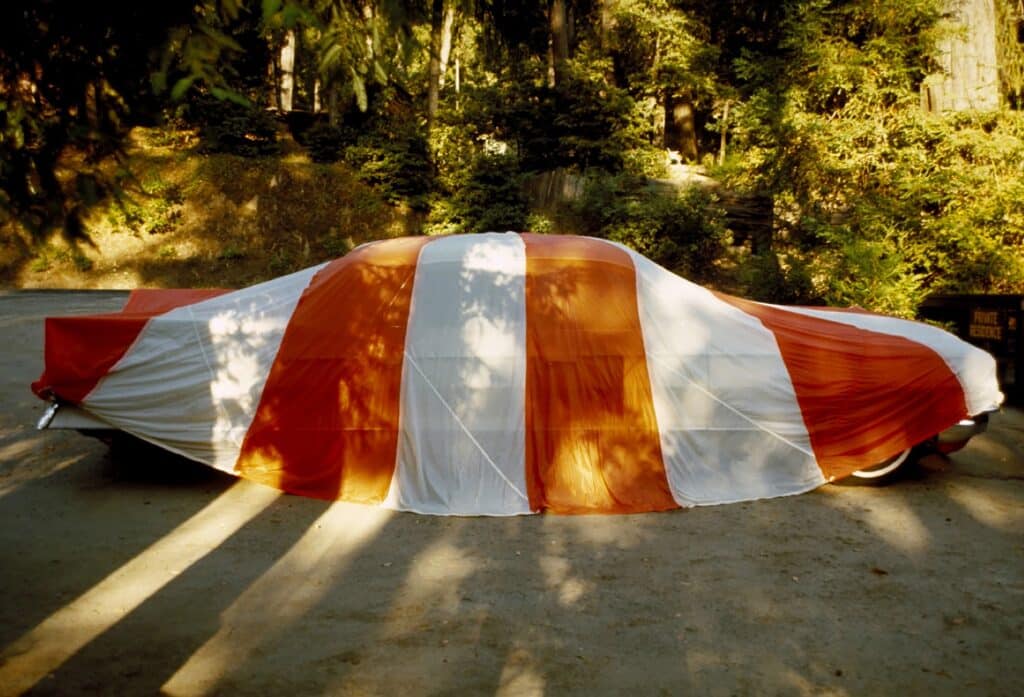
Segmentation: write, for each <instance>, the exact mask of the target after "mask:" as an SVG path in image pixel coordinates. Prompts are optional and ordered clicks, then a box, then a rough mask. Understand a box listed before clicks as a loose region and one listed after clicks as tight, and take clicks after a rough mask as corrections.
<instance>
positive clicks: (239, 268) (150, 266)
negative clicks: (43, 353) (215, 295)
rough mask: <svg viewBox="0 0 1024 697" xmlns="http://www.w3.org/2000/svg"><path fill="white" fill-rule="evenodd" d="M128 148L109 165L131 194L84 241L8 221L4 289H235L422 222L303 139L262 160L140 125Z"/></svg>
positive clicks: (93, 217) (107, 205)
mask: <svg viewBox="0 0 1024 697" xmlns="http://www.w3.org/2000/svg"><path fill="white" fill-rule="evenodd" d="M128 155H129V156H128V160H127V163H126V167H125V168H124V169H123V170H122V171H120V172H116V171H113V169H112V168H113V163H111V164H110V165H109V167H110V168H111V171H110V172H108V173H107V174H108V175H110V176H112V177H116V178H118V179H119V180H120V182H121V186H122V188H123V194H122V196H121V197H120V199H117V198H111V199H109V200H106V201H104V202H102V203H101V204H98V205H97V206H95V207H94V208H93V209H92V210H91V211H90V212H89V215H88V217H87V219H86V229H85V233H86V237H85V238H84V239H82V240H78V241H75V242H70V243H69V242H68V241H67V240H65V239H63V238H62V237H61V235H60V234H54V235H53V236H52V237H51V238H49V239H48V240H44V241H42V242H34V241H33V240H31V239H30V238H29V237H28V235H27V234H26V233H25V232H24V231H21V230H19V229H18V228H16V227H15V226H14V225H8V226H6V227H4V228H0V287H7V288H137V287H164V288H194V287H229V288H238V287H243V286H246V285H250V284H252V283H256V282H259V281H262V280H267V279H270V278H273V277H275V276H280V275H282V274H285V273H289V272H291V271H296V270H299V269H301V268H305V267H307V266H311V265H313V264H316V263H319V262H321V261H324V260H327V259H332V258H335V257H339V256H342V255H343V254H345V253H346V252H347V251H348V250H349V249H351V248H352V247H353V246H355V245H358V244H361V243H362V242H366V241H368V240H375V239H381V238H385V237H395V236H399V235H404V234H412V233H414V232H417V231H418V229H419V227H418V226H419V224H420V221H419V218H418V216H417V215H416V214H415V213H414V212H412V211H409V210H407V209H406V208H404V207H402V206H395V205H392V204H389V203H388V202H386V201H385V200H384V199H383V198H382V197H381V194H380V193H379V192H377V191H375V190H374V189H373V188H371V187H369V186H367V185H365V184H363V183H362V182H360V181H359V179H358V178H357V177H356V176H355V174H354V173H353V172H352V171H351V170H350V169H348V168H347V167H346V166H345V165H343V164H336V165H320V164H314V163H312V162H310V160H309V159H308V157H307V156H306V155H305V154H303V153H302V152H301V151H299V149H297V148H293V149H292V152H286V154H284V155H282V156H280V157H273V158H264V159H252V158H243V157H237V156H232V155H220V154H202V153H200V152H199V151H198V149H197V146H196V142H195V139H194V136H191V135H190V134H189V133H187V132H186V133H181V132H168V131H163V130H156V129H153V130H147V129H141V128H139V129H136V130H135V131H133V133H132V138H131V147H130V149H129V152H128ZM74 167H75V162H74V161H73V158H71V159H69V161H67V162H66V163H65V168H66V169H67V170H68V171H71V170H73V169H74Z"/></svg>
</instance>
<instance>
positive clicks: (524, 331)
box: [33, 233, 1002, 515]
mask: <svg viewBox="0 0 1024 697" xmlns="http://www.w3.org/2000/svg"><path fill="white" fill-rule="evenodd" d="M45 354H46V356H45V370H44V373H43V375H42V377H41V378H40V379H39V380H38V381H37V382H36V383H34V384H33V389H34V391H35V392H36V394H38V395H39V396H40V397H42V398H44V399H47V400H53V401H55V402H56V403H58V404H65V405H68V406H69V407H71V408H72V411H73V412H74V413H76V414H78V415H79V416H80V417H84V418H86V420H87V421H88V422H89V423H90V424H91V425H92V427H101V428H102V427H106V428H111V429H116V430H119V431H124V432H127V433H129V434H133V435H135V436H137V437H139V438H142V439H144V440H146V441H150V442H151V443H154V444H156V445H159V446H161V447H163V448H166V449H168V450H171V451H174V452H176V453H180V454H181V455H184V456H185V457H188V458H191V459H193V460H198V461H200V462H203V463H206V464H208V465H210V466H212V467H215V468H218V469H221V470H224V471H226V472H230V473H233V474H235V475H238V476H241V477H245V478H247V479H251V480H254V481H257V482H261V483H263V484H266V485H269V486H272V487H276V488H278V489H280V490H283V491H286V492H292V493H295V494H301V495H305V496H312V497H318V498H323V499H340V500H346V501H355V502H361V503H365V504H375V505H380V506H385V507H388V508H392V509H398V510H408V511H417V512H421V513H431V514H457V515H517V514H527V513H536V512H539V511H543V510H549V511H554V512H559V513H589V512H639V511H656V510H665V509H671V508H677V507H680V506H683V507H686V506H697V505H708V504H721V503H728V502H735V501H744V500H751V499H759V498H766V497H775V496H784V495H790V494H798V493H801V492H805V491H808V490H811V489H814V488H815V487H818V486H820V485H822V484H824V483H826V482H828V481H832V480H835V479H840V478H843V477H846V476H849V475H850V474H851V473H853V472H855V471H859V470H865V469H867V468H871V467H875V466H877V465H878V464H879V463H886V462H887V461H891V460H892V459H893V458H896V457H898V456H899V455H900V454H901V453H904V452H905V451H906V450H907V449H908V448H910V447H912V446H914V445H916V444H918V443H921V442H924V441H927V440H928V439H930V438H933V437H935V436H936V434H939V433H941V432H943V431H944V430H946V429H948V428H950V427H953V426H955V425H957V424H958V423H960V422H962V421H963V420H964V419H967V418H969V417H971V416H973V415H978V414H983V413H985V412H987V411H990V410H992V409H995V408H996V407H998V405H999V404H1000V403H1001V401H1002V395H1001V393H1000V391H999V387H998V384H997V381H996V377H995V375H996V373H995V362H994V361H993V359H992V357H991V356H990V355H988V354H987V353H985V352H984V351H981V350H979V349H977V348H975V347H973V346H971V345H969V344H967V343H965V342H963V341H961V340H959V339H957V338H956V337H955V336H953V335H951V334H949V333H947V332H945V331H942V330H941V329H938V328H936V327H933V326H929V325H926V324H921V323H917V322H911V321H906V320H901V319H895V318H891V317H885V316H880V315H876V314H871V313H867V312H864V311H856V310H838V309H828V308H796V307H781V306H775V305H767V304H762V303H757V302H752V301H749V300H744V299H740V298H737V297H731V296H728V295H724V294H721V293H717V292H714V291H712V290H709V289H706V288H704V287H701V286H699V285H696V284H694V283H691V282H689V281H687V280H685V279H683V278H681V277H679V276H677V275H675V274H673V273H671V272H669V271H667V270H666V269H664V268H661V267H659V266H658V265H657V264H655V263H653V262H652V261H650V260H649V259H646V258H645V257H643V256H642V255H640V254H638V253H636V252H634V251H632V250H630V249H628V248H626V247H623V246H620V245H618V244H615V243H612V242H609V241H606V240H600V239H592V238H581V237H572V236H559V235H535V234H517V233H486V234H477V235H453V236H448V237H410V238H400V239H392V240H384V241H380V242H375V243H371V244H367V245H363V246H362V247H359V248H357V249H355V250H353V251H352V252H351V253H349V254H348V255H346V256H345V257H343V258H341V259H338V260H335V261H332V262H329V263H325V264H322V265H319V266H316V267H313V268H310V269H306V270H304V271H300V272H298V273H294V274H291V275H289V276H284V277H282V278H278V279H276V280H272V281H269V282H266V283H262V284H259V285H255V286H252V287H250V288H246V289H243V290H238V291H233V292H224V291H146V292H142V293H136V294H133V295H132V297H131V298H130V299H129V301H128V303H127V305H126V306H125V308H124V310H123V311H122V312H120V313H116V314H110V315H99V316H87V317H59V318H50V319H48V320H47V322H46V347H45Z"/></svg>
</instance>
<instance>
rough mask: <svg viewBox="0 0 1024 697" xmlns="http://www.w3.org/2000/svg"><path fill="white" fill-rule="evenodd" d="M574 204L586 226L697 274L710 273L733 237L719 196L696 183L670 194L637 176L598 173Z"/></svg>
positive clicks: (664, 263) (670, 265)
mask: <svg viewBox="0 0 1024 697" xmlns="http://www.w3.org/2000/svg"><path fill="white" fill-rule="evenodd" d="M574 209H575V212H576V215H577V218H578V219H579V221H580V222H581V223H582V225H583V231H584V232H586V233H588V234H592V235H598V236H601V237H605V238H607V239H610V240H614V241H616V242H621V243H622V244H625V245H626V246H628V247H631V248H632V249H635V250H636V251H638V252H640V253H641V254H643V255H644V256H646V257H648V258H650V259H651V260H653V261H655V262H657V263H658V264H661V265H662V266H665V267H667V268H669V269H672V270H675V271H680V272H682V273H685V274H686V275H688V276H692V277H694V278H698V279H701V278H706V277H708V276H710V274H711V270H712V266H713V264H714V262H715V261H716V260H717V259H718V258H719V256H721V254H722V253H723V251H724V249H725V245H726V244H727V242H728V240H729V233H728V231H727V230H726V228H725V223H724V218H725V211H724V209H723V208H722V207H721V206H720V205H719V203H718V200H717V198H716V197H715V196H714V194H712V193H710V192H707V191H704V190H702V189H699V188H695V187H694V188H688V189H684V190H682V191H680V192H678V194H672V193H666V192H663V191H660V190H658V189H655V188H651V187H649V186H646V185H645V184H644V183H643V180H642V179H640V178H638V177H632V176H626V175H621V176H618V177H611V176H607V175H602V174H597V175H593V176H591V177H590V178H589V180H588V183H587V186H586V189H585V191H584V195H583V198H582V199H581V200H580V201H579V202H578V203H577V204H576V205H575V206H574Z"/></svg>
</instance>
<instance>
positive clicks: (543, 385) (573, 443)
mask: <svg viewBox="0 0 1024 697" xmlns="http://www.w3.org/2000/svg"><path fill="white" fill-rule="evenodd" d="M522 237H523V241H524V242H525V244H526V318H527V330H526V350H527V354H526V355H527V359H526V360H527V363H526V439H527V442H526V476H527V488H528V492H529V498H530V508H531V509H533V510H538V509H541V508H548V509H550V510H552V511H554V512H558V513H588V512H616V513H629V512H637V511H654V510H665V509H669V508H678V507H679V504H677V503H676V502H675V500H674V499H673V498H672V494H671V492H670V490H669V486H668V480H667V478H666V476H665V466H664V463H663V461H662V456H661V440H660V437H659V433H658V425H657V422H656V420H655V415H654V405H653V399H652V396H651V382H650V378H649V376H648V373H647V359H646V356H645V354H644V346H643V336H642V333H641V329H640V317H639V312H638V308H637V294H636V275H635V272H634V268H633V264H632V261H631V260H630V258H629V255H628V254H627V253H626V252H624V251H622V250H620V249H618V248H617V247H614V246H613V245H610V244H606V243H604V242H600V241H596V240H587V239H581V238H572V237H560V236H557V235H551V236H545V235H530V234H524V235H523V236H522Z"/></svg>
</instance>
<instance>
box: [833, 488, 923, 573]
mask: <svg viewBox="0 0 1024 697" xmlns="http://www.w3.org/2000/svg"><path fill="white" fill-rule="evenodd" d="M816 493H817V494H818V495H820V497H821V499H822V500H824V501H827V502H828V503H829V504H830V505H833V506H835V508H837V509H838V510H839V511H841V512H842V513H843V514H845V515H847V516H849V517H850V518H851V519H853V520H856V521H859V522H861V523H863V524H864V525H865V526H866V527H867V528H868V529H869V530H870V531H871V532H872V533H874V534H875V535H876V536H877V537H878V539H879V540H882V541H884V543H885V544H886V545H889V546H891V547H894V548H895V549H898V550H899V551H901V552H903V553H904V554H907V555H908V556H910V557H913V558H915V559H923V558H924V556H925V555H926V554H927V552H928V551H929V550H930V547H931V545H932V542H933V540H932V535H931V532H930V531H929V529H928V526H927V525H926V524H925V523H924V522H923V521H922V519H921V515H920V512H919V511H918V510H917V507H916V506H915V505H913V504H912V503H911V502H909V501H908V500H907V499H906V498H905V497H904V496H903V494H902V492H900V491H899V489H898V488H896V487H893V488H891V489H871V488H869V487H863V488H861V489H844V488H842V487H832V486H826V487H823V488H821V489H819V490H818V492H816Z"/></svg>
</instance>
